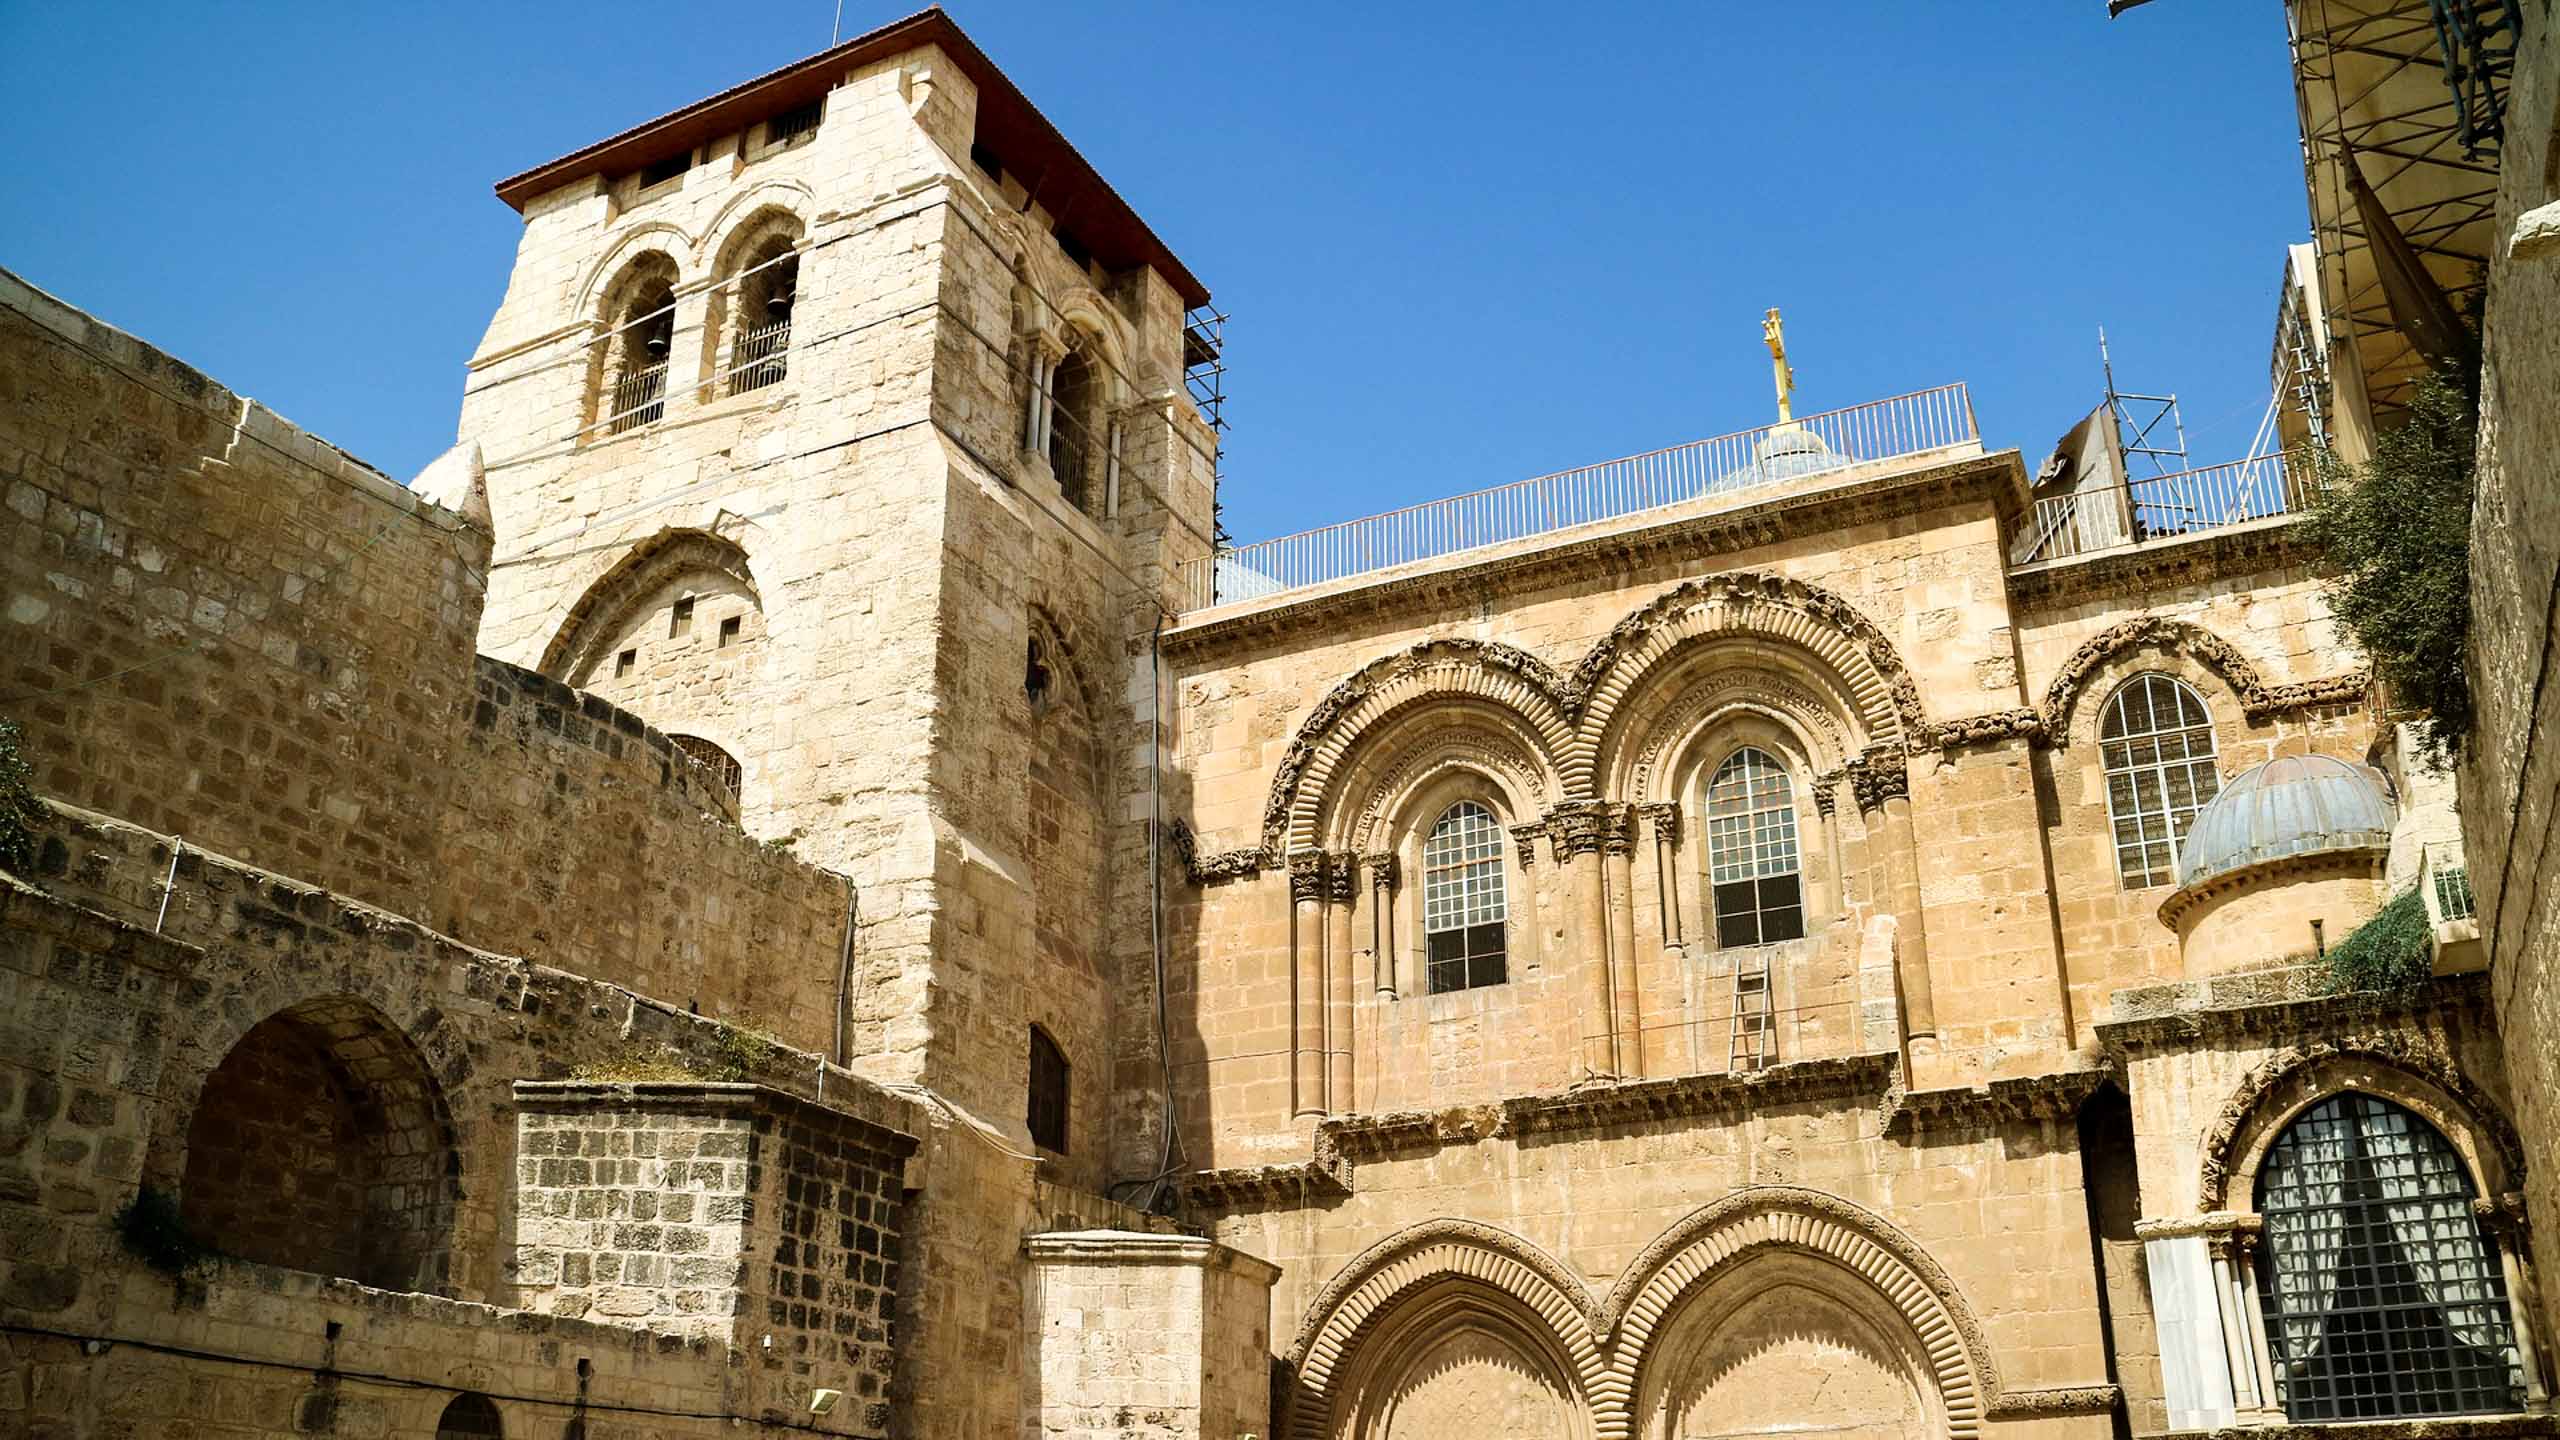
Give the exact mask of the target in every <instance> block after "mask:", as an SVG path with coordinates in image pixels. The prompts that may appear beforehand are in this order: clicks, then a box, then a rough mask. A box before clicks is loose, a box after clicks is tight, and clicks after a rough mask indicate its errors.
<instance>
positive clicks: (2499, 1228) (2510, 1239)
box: [2471, 1190, 2533, 1256]
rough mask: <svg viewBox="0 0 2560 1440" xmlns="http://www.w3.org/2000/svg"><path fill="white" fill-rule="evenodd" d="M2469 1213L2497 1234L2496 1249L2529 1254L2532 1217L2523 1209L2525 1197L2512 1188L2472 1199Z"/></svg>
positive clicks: (2515, 1253) (2517, 1253)
mask: <svg viewBox="0 0 2560 1440" xmlns="http://www.w3.org/2000/svg"><path fill="white" fill-rule="evenodd" d="M2471 1213H2472V1214H2474V1215H2477V1216H2479V1217H2480V1223H2481V1224H2482V1225H2483V1226H2486V1227H2487V1228H2488V1231H2489V1233H2490V1234H2491V1235H2493V1236H2495V1237H2497V1241H2498V1248H2499V1249H2501V1250H2505V1251H2507V1252H2508V1253H2509V1254H2513V1255H2519V1256H2521V1255H2525V1254H2527V1253H2529V1251H2530V1247H2531V1245H2532V1243H2533V1216H2532V1214H2531V1213H2530V1212H2528V1211H2527V1210H2526V1209H2525V1206H2524V1196H2523V1195H2522V1194H2521V1193H2519V1192H2517V1191H2514V1190H2510V1191H2508V1192H2507V1193H2505V1194H2503V1195H2483V1196H2481V1197H2480V1198H2478V1199H2476V1200H2474V1201H2472V1202H2471Z"/></svg>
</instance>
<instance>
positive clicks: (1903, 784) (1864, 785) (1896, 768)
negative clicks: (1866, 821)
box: [1848, 757, 1911, 811]
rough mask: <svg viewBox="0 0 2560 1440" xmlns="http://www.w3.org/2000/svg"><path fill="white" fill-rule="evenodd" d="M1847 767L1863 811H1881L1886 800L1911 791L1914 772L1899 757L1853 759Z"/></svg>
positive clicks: (1903, 797)
mask: <svg viewBox="0 0 2560 1440" xmlns="http://www.w3.org/2000/svg"><path fill="white" fill-rule="evenodd" d="M1848 770H1849V788H1850V789H1851V790H1852V791H1854V792H1856V794H1857V797H1858V808H1859V809H1860V810H1861V811H1866V810H1881V809H1883V808H1884V804H1885V802H1886V801H1888V800H1902V799H1907V798H1908V797H1909V796H1910V794H1911V771H1910V770H1909V769H1908V768H1907V767H1906V765H1905V763H1904V762H1903V761H1902V760H1901V759H1900V758H1899V757H1894V758H1884V757H1877V758H1871V759H1864V760H1852V761H1850V762H1849V766H1848Z"/></svg>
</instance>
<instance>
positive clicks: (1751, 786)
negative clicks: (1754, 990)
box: [1707, 745, 1804, 946]
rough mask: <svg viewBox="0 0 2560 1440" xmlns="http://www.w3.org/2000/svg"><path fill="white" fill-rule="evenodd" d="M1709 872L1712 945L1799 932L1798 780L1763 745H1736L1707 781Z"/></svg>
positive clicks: (1751, 941) (1801, 916) (1782, 937)
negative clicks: (1713, 920) (1712, 906)
mask: <svg viewBox="0 0 2560 1440" xmlns="http://www.w3.org/2000/svg"><path fill="white" fill-rule="evenodd" d="M1707 878H1708V880H1709V881H1710V882H1711V883H1712V884H1713V885H1714V887H1715V896H1716V944H1718V945H1720V946H1730V945H1765V944H1767V943H1769V942H1770V941H1773V940H1794V939H1798V938H1800V937H1802V936H1803V934H1804V875H1803V864H1802V862H1801V860H1800V859H1799V858H1798V856H1797V853H1796V795H1795V787H1794V786H1793V785H1792V784H1790V783H1788V780H1787V772H1786V767H1784V766H1782V765H1780V764H1779V763H1778V761H1777V757H1775V756H1773V755H1771V754H1770V753H1769V752H1768V751H1766V750H1762V749H1759V748H1757V747H1755V746H1748V745H1746V746H1744V747H1743V748H1742V749H1739V750H1736V751H1734V752H1733V754H1731V755H1729V756H1727V757H1726V758H1725V762H1724V763H1723V764H1722V765H1719V766H1717V767H1716V773H1715V778H1714V779H1713V780H1711V781H1709V782H1708V783H1707Z"/></svg>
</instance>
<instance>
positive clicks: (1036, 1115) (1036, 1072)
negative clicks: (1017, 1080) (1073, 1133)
mask: <svg viewBox="0 0 2560 1440" xmlns="http://www.w3.org/2000/svg"><path fill="white" fill-rule="evenodd" d="M1072 1078H1073V1077H1072V1076H1071V1075H1070V1074H1069V1073H1068V1070H1067V1052H1066V1051H1064V1050H1061V1049H1059V1048H1058V1042H1057V1041H1055V1040H1052V1039H1050V1038H1049V1032H1048V1031H1046V1030H1043V1029H1041V1028H1040V1027H1039V1026H1037V1025H1034V1026H1032V1027H1031V1100H1030V1113H1029V1114H1028V1115H1027V1116H1026V1117H1025V1118H1026V1119H1028V1120H1029V1121H1030V1124H1031V1143H1032V1144H1034V1145H1037V1146H1039V1147H1040V1148H1041V1149H1043V1150H1054V1151H1056V1152H1058V1153H1059V1154H1061V1155H1064V1154H1066V1153H1067V1100H1068V1086H1069V1085H1070V1083H1071V1081H1072Z"/></svg>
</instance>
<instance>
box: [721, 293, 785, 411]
mask: <svg viewBox="0 0 2560 1440" xmlns="http://www.w3.org/2000/svg"><path fill="white" fill-rule="evenodd" d="M790 351H791V314H790V312H789V311H785V312H783V316H782V318H781V319H779V320H774V321H769V322H767V323H765V324H762V325H758V326H756V327H755V328H754V329H752V330H742V331H740V332H738V351H737V354H736V355H735V356H734V357H732V359H731V362H730V364H731V373H730V376H729V393H730V394H732V395H736V394H740V393H742V392H744V391H748V390H761V389H763V388H764V387H766V386H767V385H779V384H781V383H782V377H783V375H784V373H785V369H786V367H787V366H788V365H789V363H790V362H789V360H788V359H787V358H786V357H787V356H788V355H789V353H790Z"/></svg>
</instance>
